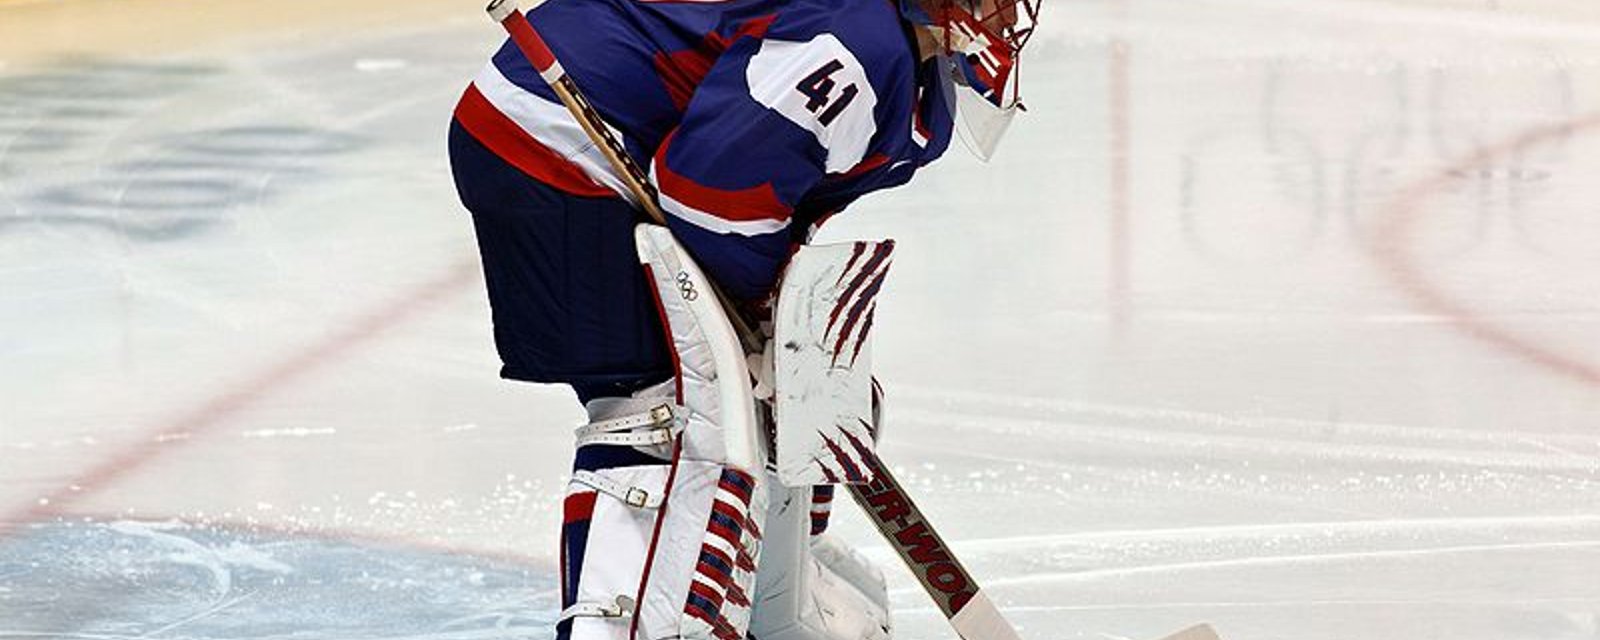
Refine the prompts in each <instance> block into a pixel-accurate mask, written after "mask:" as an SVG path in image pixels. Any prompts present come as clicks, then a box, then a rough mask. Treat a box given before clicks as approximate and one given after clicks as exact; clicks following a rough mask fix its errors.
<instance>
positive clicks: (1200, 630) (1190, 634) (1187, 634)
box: [1161, 623, 1222, 640]
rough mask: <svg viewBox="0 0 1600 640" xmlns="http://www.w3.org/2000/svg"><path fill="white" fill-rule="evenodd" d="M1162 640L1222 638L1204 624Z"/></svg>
mask: <svg viewBox="0 0 1600 640" xmlns="http://www.w3.org/2000/svg"><path fill="white" fill-rule="evenodd" d="M1161 640H1222V636H1219V635H1217V630H1216V629H1213V628H1211V625H1209V624H1204V623H1202V624H1197V625H1195V626H1192V627H1189V628H1188V629H1184V630H1183V631H1179V632H1177V633H1174V634H1172V635H1170V636H1166V637H1163V638H1161Z"/></svg>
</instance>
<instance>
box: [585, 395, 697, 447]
mask: <svg viewBox="0 0 1600 640" xmlns="http://www.w3.org/2000/svg"><path fill="white" fill-rule="evenodd" d="M677 414H678V410H677V408H676V407H673V406H672V405H668V404H661V405H656V406H655V407H652V408H651V409H650V410H649V411H645V412H643V413H636V414H633V415H631V416H623V417H621V418H612V419H610V420H600V421H598V422H591V423H589V424H587V425H584V426H582V427H579V428H578V429H577V431H575V432H574V435H575V436H576V437H577V441H578V446H580V447H582V446H586V445H591V444H608V445H623V446H629V447H649V446H656V445H663V444H670V443H671V442H672V439H673V437H675V436H677V434H678V431H679V430H680V429H679V427H678V426H677ZM644 427H654V428H653V429H648V430H645V431H633V430H635V429H640V428H644ZM628 431H633V432H632V433H619V432H628Z"/></svg>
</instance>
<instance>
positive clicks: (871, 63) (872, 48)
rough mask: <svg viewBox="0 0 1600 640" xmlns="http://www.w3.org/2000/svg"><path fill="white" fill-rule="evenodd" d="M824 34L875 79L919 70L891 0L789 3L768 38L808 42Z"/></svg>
mask: <svg viewBox="0 0 1600 640" xmlns="http://www.w3.org/2000/svg"><path fill="white" fill-rule="evenodd" d="M820 34H828V35H831V36H833V37H834V38H835V39H837V40H838V41H839V42H840V43H841V44H843V45H844V47H845V48H847V49H849V50H850V52H851V53H852V54H853V55H854V57H855V58H856V59H857V60H859V61H860V62H861V64H862V65H863V66H865V67H867V69H868V71H869V73H871V75H874V76H876V75H879V74H880V73H885V74H886V73H891V72H896V71H900V70H902V69H913V68H914V67H915V63H916V61H915V60H914V59H913V58H914V57H915V55H914V54H913V52H912V51H911V49H910V47H909V45H908V44H907V42H906V37H905V32H904V31H903V29H902V27H901V23H900V15H899V12H898V11H897V10H896V9H895V7H894V5H893V4H892V3H890V2H889V1H888V0H789V1H788V2H785V4H784V8H783V10H782V12H781V13H780V15H779V17H778V19H777V20H776V21H775V22H774V23H773V25H772V27H771V29H770V30H769V31H768V32H767V34H766V37H767V38H771V39H777V40H790V41H807V40H810V39H812V38H814V37H815V36H817V35H820ZM874 80H877V78H874Z"/></svg>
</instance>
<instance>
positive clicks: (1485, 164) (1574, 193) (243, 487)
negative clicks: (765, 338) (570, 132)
mask: <svg viewBox="0 0 1600 640" xmlns="http://www.w3.org/2000/svg"><path fill="white" fill-rule="evenodd" d="M191 4H192V3H185V2H182V1H179V0H167V1H154V0H125V1H124V2H119V3H97V4H95V5H94V7H95V10H94V13H93V17H92V18H90V17H89V16H87V15H86V13H85V12H86V11H87V10H86V9H85V5H83V4H81V3H80V2H79V1H78V0H67V1H64V2H37V3H12V4H0V363H3V365H0V638H12V637H17V638H23V637H26V638H33V637H66V638H74V637H75V638H90V637H92V638H123V637H141V636H142V637H164V638H196V639H200V638H219V639H220V638H266V637H274V638H287V637H294V638H328V639H341V638H421V637H427V638H501V637H540V638H542V637H548V629H547V628H546V627H545V623H547V622H548V621H549V620H550V619H552V618H553V617H554V615H555V614H554V610H555V603H554V600H553V596H552V594H551V593H550V591H549V590H550V589H551V588H552V578H551V577H550V576H551V575H552V573H553V571H554V569H553V567H554V566H555V540H556V535H557V532H558V522H559V513H558V511H557V508H558V504H557V499H556V497H555V496H556V495H557V494H558V493H559V492H560V491H561V488H562V486H563V484H562V483H563V480H562V477H563V473H564V472H565V470H566V468H567V465H568V462H569V461H568V458H567V456H568V455H569V451H570V449H569V448H570V443H569V437H570V436H569V433H570V432H569V431H568V428H569V427H571V426H573V425H575V424H577V423H578V422H579V420H580V417H581V412H580V411H579V409H578V407H577V406H576V403H575V402H573V400H572V399H571V396H570V394H569V393H567V392H565V391H562V390H560V389H554V388H543V387H534V386H529V385H517V384H512V383H507V382H502V381H499V380H497V379H495V377H494V376H495V370H496V364H495V360H494V355H493V353H492V344H491V338H490V334H489V325H488V312H487V305H486V304H485V301H484V297H483V293H482V291H481V289H482V285H481V275H480V273H479V271H478V267H477V265H476V255H475V252H474V251H475V250H474V246H473V240H472V236H471V229H470V227H469V225H468V223H467V219H466V217H465V213H464V212H463V211H461V210H460V207H459V205H458V204H457V203H456V200H455V196H454V193H453V189H452V186H451V184H450V178H449V174H448V166H447V161H446V158H445V153H444V148H443V147H444V145H443V139H444V131H445V125H446V122H447V121H448V114H449V111H450V108H451V106H452V105H453V103H454V100H455V98H456V97H457V96H458V95H459V92H460V90H461V89H462V87H463V86H464V84H465V82H466V81H467V79H468V78H470V77H471V76H472V74H473V73H475V72H476V70H477V69H478V67H479V66H480V65H481V64H482V63H483V60H484V59H485V57H486V56H487V54H488V52H489V51H490V50H492V48H493V47H495V46H496V45H497V44H498V38H499V37H500V34H499V32H498V30H497V29H496V28H495V27H494V26H493V25H491V24H489V23H488V22H487V21H486V20H484V19H483V18H482V17H481V16H480V15H478V12H477V10H476V8H475V7H473V6H460V7H456V6H446V5H445V4H444V3H406V2H402V3H387V4H379V3H376V2H373V1H372V0H352V1H351V2H342V3H337V4H328V3H317V2H310V1H309V0H279V1H277V2H274V3H244V2H235V1H232V0H227V1H224V0H212V1H211V2H210V3H209V4H208V5H207V10H206V11H204V12H195V11H191V10H190V9H192V8H193V7H192V6H191ZM1045 12H1046V13H1045V16H1044V21H1045V23H1046V26H1047V27H1048V28H1047V29H1046V31H1047V33H1045V34H1043V35H1041V36H1039V37H1037V38H1035V40H1034V43H1033V44H1032V45H1030V47H1031V49H1030V51H1029V54H1030V57H1029V59H1028V61H1027V63H1026V64H1025V65H1024V69H1023V77H1024V81H1025V82H1026V83H1027V85H1026V95H1027V97H1028V105H1029V113H1028V114H1027V115H1026V116H1024V117H1022V118H1019V119H1018V121H1017V122H1016V123H1015V125H1014V127H1013V130H1012V131H1011V133H1010V136H1009V138H1008V139H1007V140H1006V142H1005V143H1004V144H1003V145H1002V148H1001V149H1000V152H999V154H998V157H997V158H996V159H995V161H994V162H993V163H992V164H990V165H989V166H982V165H980V164H978V163H977V162H976V161H974V160H972V159H970V158H968V157H965V156H964V154H962V153H960V152H959V151H955V152H953V153H952V154H951V155H950V157H949V158H948V159H947V160H946V161H943V162H942V163H941V164H940V165H937V166H935V167H934V168H933V169H932V170H931V171H929V172H927V173H926V174H925V175H923V176H920V177H919V178H918V181H917V183H916V184H915V185H914V186H911V187H908V188H906V189H902V190H900V191H897V192H893V193H887V194H883V195H879V196H874V197H872V198H869V199H868V200H866V201H864V202H862V203H860V204H859V205H857V206H856V207H854V208H853V209H852V210H851V211H850V212H849V214H847V215H845V216H841V217H840V218H838V219H837V222H835V223H833V226H831V227H830V229H829V230H828V231H827V232H826V236H827V237H828V238H831V239H842V238H850V237H885V236H892V237H895V238H896V239H898V240H899V248H898V251H897V256H898V257H897V261H896V265H895V269H894V277H893V278H892V279H891V282H890V287H889V289H888V290H887V291H886V293H885V294H884V296H883V297H882V305H881V307H880V313H879V317H878V321H877V325H876V326H877V327H878V330H877V335H878V340H879V342H878V346H877V354H876V358H875V360H876V362H877V364H878V365H879V366H880V367H881V369H882V375H881V377H882V378H883V380H884V382H885V384H886V386H887V388H888V391H889V394H890V398H891V400H890V402H891V404H890V420H891V423H890V425H889V427H888V432H887V439H888V440H887V443H886V449H887V451H886V453H885V455H886V457H887V458H888V459H889V460H890V461H892V462H893V463H894V464H895V466H896V467H897V468H898V469H899V470H900V472H901V475H902V477H903V478H904V479H905V480H906V481H907V482H908V484H909V485H911V487H912V489H913V490H914V491H915V492H916V495H917V496H918V498H919V499H920V500H921V502H922V503H923V507H924V509H925V510H926V511H927V512H928V514H929V516H930V517H931V518H932V519H933V520H934V521H935V523H936V524H937V525H938V526H939V527H940V528H941V530H943V531H944V532H945V534H946V535H947V536H948V537H949V538H950V539H951V540H952V542H953V544H954V546H955V547H956V548H957V549H958V550H959V551H960V552H961V553H962V555H963V557H964V558H966V559H967V561H968V564H969V565H970V568H971V569H973V571H974V572H975V573H976V574H977V575H979V576H980V577H981V578H983V579H984V580H985V581H986V583H987V584H989V585H990V587H991V588H992V589H993V592H994V596H995V598H996V600H997V602H999V603H1000V604H1001V606H1002V608H1003V609H1005V610H1006V611H1007V612H1008V615H1010V616H1011V617H1012V619H1013V620H1015V621H1016V622H1018V623H1019V624H1020V625H1021V626H1022V627H1023V635H1024V637H1027V638H1037V639H1041V640H1042V639H1045V638H1051V639H1056V638H1095V639H1101V638H1122V637H1127V638H1150V637H1156V636H1159V635H1161V634H1163V633H1167V632H1170V631H1173V630H1176V629H1178V628H1180V627H1183V626H1185V625H1187V624H1189V623H1192V622H1195V621H1198V620H1210V621H1213V622H1215V623H1216V625H1217V627H1218V628H1219V630H1220V631H1221V632H1222V634H1223V636H1224V637H1226V638H1229V639H1230V640H1357V639H1359V640H1367V639H1373V640H1390V639H1393V640H1413V639H1416V638H1451V639H1452V640H1508V639H1529V640H1535V639H1537V640H1570V639H1579V638H1584V639H1591V640H1592V639H1594V638H1600V623H1597V614H1600V577H1597V576H1600V431H1597V429H1600V339H1597V338H1600V326H1597V323H1600V279H1597V278H1596V277H1595V276H1594V275H1593V274H1594V273H1596V272H1597V269H1596V268H1597V267H1600V259H1597V256H1600V252H1597V251H1596V250H1595V247H1596V246H1600V216H1597V215H1596V213H1597V209H1596V207H1597V203H1600V187H1597V186H1596V184H1595V182H1594V180H1593V176H1594V175H1596V174H1597V170H1600V115H1597V114H1600V35H1597V34H1600V9H1596V8H1595V7H1594V5H1593V4H1592V3H1591V2H1587V1H1582V0H1529V1H1528V2H1521V3H1516V4H1515V6H1512V3H1495V2H1488V3H1485V2H1477V1H1469V0H1407V1H1394V2H1381V1H1357V0H1323V1H1319V2H1293V3H1286V2H1267V1H1265V0H1195V1H1190V2H1155V1H1152V0H1141V1H1135V0H1090V1H1084V2H1072V3H1067V2H1058V3H1055V4H1047V6H1046V8H1045ZM200 25H203V26H204V27H205V28H204V29H201V28H198V27H199V26H200ZM848 509H849V508H848V507H845V508H844V509H842V510H844V511H848ZM842 520H843V521H842V522H841V523H840V525H839V527H840V532H841V534H843V535H846V536H848V537H849V538H850V539H852V540H854V541H857V542H859V543H860V544H861V545H863V546H864V547H866V548H867V550H868V552H869V553H870V554H873V555H874V557H876V558H879V559H881V560H884V561H885V562H888V561H890V560H891V554H890V552H889V550H888V549H887V548H886V547H885V546H883V545H882V544H881V543H878V542H877V541H876V540H875V538H874V537H873V535H874V534H872V533H871V532H870V531H869V530H868V529H867V528H866V526H865V524H864V523H863V522H862V521H861V520H860V519H859V518H856V517H854V516H853V514H845V515H844V516H843V517H842ZM890 576H891V580H892V582H893V587H892V588H893V589H894V593H893V601H894V604H895V607H896V615H897V620H898V621H899V623H900V629H901V633H900V636H901V637H904V638H912V639H917V638H942V637H950V633H949V631H948V630H947V629H946V628H945V626H944V624H943V622H942V621H941V620H940V619H939V617H938V614H937V612H936V611H934V610H933V609H932V607H931V606H929V604H928V603H927V602H926V600H925V599H924V597H923V596H922V595H921V594H920V593H919V592H918V591H917V586H916V583H915V582H914V580H913V579H912V578H911V577H910V576H909V575H908V574H905V573H903V572H899V571H896V570H891V571H890Z"/></svg>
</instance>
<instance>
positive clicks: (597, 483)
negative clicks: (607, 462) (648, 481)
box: [572, 471, 662, 509]
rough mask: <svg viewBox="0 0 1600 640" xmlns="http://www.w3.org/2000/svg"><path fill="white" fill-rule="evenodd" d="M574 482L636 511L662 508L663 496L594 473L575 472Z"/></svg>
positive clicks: (573, 475)
mask: <svg viewBox="0 0 1600 640" xmlns="http://www.w3.org/2000/svg"><path fill="white" fill-rule="evenodd" d="M572 481H573V482H576V483H578V484H581V485H584V486H587V487H589V488H591V489H594V490H595V491H599V492H600V493H604V494H606V495H608V496H611V497H613V498H616V499H618V500H621V501H622V503H623V504H626V505H628V506H630V507H633V508H635V509H660V508H661V502H662V500H661V496H659V495H651V494H650V492H649V491H645V490H644V489H641V488H639V487H635V486H631V485H625V484H622V483H620V482H617V481H615V480H612V479H610V478H607V477H605V476H602V475H600V474H598V473H595V472H593V471H578V472H575V473H573V474H572Z"/></svg>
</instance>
